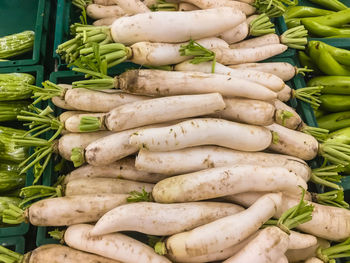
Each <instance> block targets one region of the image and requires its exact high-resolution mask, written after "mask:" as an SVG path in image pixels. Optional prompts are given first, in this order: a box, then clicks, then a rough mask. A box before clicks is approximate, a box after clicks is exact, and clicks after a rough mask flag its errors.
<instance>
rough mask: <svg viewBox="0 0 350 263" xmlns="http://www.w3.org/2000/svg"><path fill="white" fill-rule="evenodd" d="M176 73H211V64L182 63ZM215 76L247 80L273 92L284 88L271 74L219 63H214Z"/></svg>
mask: <svg viewBox="0 0 350 263" xmlns="http://www.w3.org/2000/svg"><path fill="white" fill-rule="evenodd" d="M174 69H175V70H176V71H198V72H204V73H211V72H212V63H211V62H203V63H200V64H193V63H191V62H190V61H185V62H182V63H180V64H178V65H176V66H175V67H174ZM214 73H216V74H225V75H229V76H232V77H237V78H241V79H245V80H249V81H252V82H255V83H258V84H260V85H263V86H265V87H267V88H269V89H271V90H273V91H276V92H277V91H280V90H282V88H283V87H284V81H283V80H282V79H280V78H279V77H276V76H275V75H273V74H270V73H265V72H257V71H255V70H249V69H241V70H235V69H231V68H229V67H227V66H224V65H222V64H220V63H215V72H214Z"/></svg>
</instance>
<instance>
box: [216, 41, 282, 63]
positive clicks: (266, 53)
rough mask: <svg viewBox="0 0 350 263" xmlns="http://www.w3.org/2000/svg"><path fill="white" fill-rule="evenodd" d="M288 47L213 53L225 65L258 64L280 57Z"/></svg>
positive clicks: (223, 50) (228, 50)
mask: <svg viewBox="0 0 350 263" xmlns="http://www.w3.org/2000/svg"><path fill="white" fill-rule="evenodd" d="M287 49H288V46H286V45H283V44H273V45H268V46H260V47H253V48H239V49H222V48H221V49H219V48H215V49H213V50H212V51H213V52H215V54H216V60H217V61H218V62H219V63H221V64H224V65H232V64H242V63H250V62H257V61H261V60H265V59H268V58H270V57H273V56H276V55H279V54H281V53H283V52H284V51H286V50H287Z"/></svg>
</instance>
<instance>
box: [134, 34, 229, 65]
mask: <svg viewBox="0 0 350 263" xmlns="http://www.w3.org/2000/svg"><path fill="white" fill-rule="evenodd" d="M196 42H197V43H198V44H200V45H202V46H203V47H205V48H207V49H209V50H210V49H212V48H228V44H227V43H226V42H225V41H224V40H222V39H220V38H216V37H210V38H204V39H199V40H197V41H196ZM187 44H188V42H185V43H179V44H170V43H152V42H138V43H135V44H133V45H132V46H130V49H131V53H132V54H131V55H130V56H131V57H130V58H129V60H130V61H131V62H133V63H136V64H140V65H150V66H165V65H172V64H177V63H180V62H182V61H185V60H187V59H189V58H191V56H182V55H181V53H180V52H179V51H180V48H181V46H183V45H187Z"/></svg>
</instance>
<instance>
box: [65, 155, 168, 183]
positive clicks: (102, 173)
mask: <svg viewBox="0 0 350 263" xmlns="http://www.w3.org/2000/svg"><path fill="white" fill-rule="evenodd" d="M166 177H168V175H162V174H156V173H148V172H144V171H139V170H137V169H136V167H135V159H134V158H132V157H127V158H124V159H121V160H119V161H116V162H114V163H111V164H108V165H105V166H92V165H89V164H87V165H84V166H81V167H79V168H77V169H75V170H73V171H72V172H70V173H69V174H68V175H67V176H66V177H65V178H64V184H67V183H68V182H70V181H73V180H76V179H80V178H115V179H126V180H131V181H138V182H145V183H156V182H159V181H160V180H162V179H165V178H166Z"/></svg>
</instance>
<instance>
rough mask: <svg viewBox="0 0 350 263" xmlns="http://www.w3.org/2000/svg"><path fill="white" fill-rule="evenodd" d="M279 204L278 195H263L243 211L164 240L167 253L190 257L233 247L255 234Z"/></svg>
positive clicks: (279, 196)
mask: <svg viewBox="0 0 350 263" xmlns="http://www.w3.org/2000/svg"><path fill="white" fill-rule="evenodd" d="M280 202H281V194H267V195H264V196H263V197H261V198H260V199H259V200H257V201H256V202H255V203H254V204H253V205H252V206H250V207H249V208H248V209H246V210H244V211H243V212H240V213H238V214H235V215H231V216H227V217H224V218H221V219H218V220H216V221H214V222H211V223H209V224H206V225H203V226H200V227H197V228H195V229H193V230H191V231H187V232H183V233H179V234H175V235H173V236H170V237H169V238H168V239H167V240H166V248H167V251H168V254H169V255H170V256H173V257H182V258H185V257H194V256H200V255H204V254H208V253H213V252H216V251H219V250H222V249H225V248H227V247H230V246H233V245H235V244H237V243H239V242H241V241H242V240H244V239H245V238H247V237H249V236H250V235H252V234H253V233H255V232H256V231H257V230H258V229H259V228H260V226H261V225H262V224H263V223H264V222H266V221H267V220H268V219H269V218H271V217H272V216H273V215H274V214H275V212H276V210H277V208H278V207H279V206H280ZM233 225H234V226H235V227H232V226H233Z"/></svg>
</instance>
